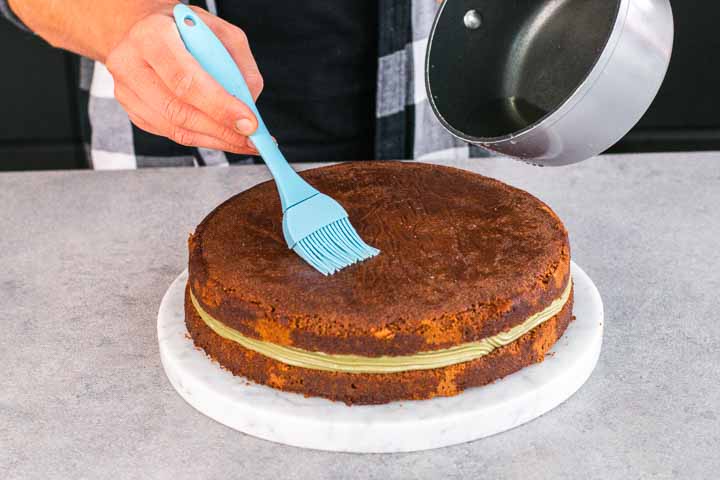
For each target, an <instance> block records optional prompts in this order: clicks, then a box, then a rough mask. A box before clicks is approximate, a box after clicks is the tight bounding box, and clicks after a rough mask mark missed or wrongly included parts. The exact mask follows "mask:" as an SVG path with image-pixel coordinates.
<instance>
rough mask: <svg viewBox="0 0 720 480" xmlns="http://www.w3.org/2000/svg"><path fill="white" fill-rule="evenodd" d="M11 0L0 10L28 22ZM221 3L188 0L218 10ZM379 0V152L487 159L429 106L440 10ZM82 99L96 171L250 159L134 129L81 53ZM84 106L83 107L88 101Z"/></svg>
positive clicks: (427, 2) (419, 0) (0, 1)
mask: <svg viewBox="0 0 720 480" xmlns="http://www.w3.org/2000/svg"><path fill="white" fill-rule="evenodd" d="M6 1H7V0H0V13H2V14H4V15H5V16H6V17H7V18H9V19H10V20H11V21H13V23H15V24H17V25H19V26H21V27H24V26H23V25H22V23H21V22H20V20H19V19H17V18H16V17H15V16H14V15H13V13H12V11H11V10H10V8H9V7H8V5H7V3H6ZM216 1H230V0H205V1H201V2H191V3H194V4H199V5H200V6H203V7H205V8H207V9H208V10H209V11H210V12H212V13H216V12H217V7H216V3H215V2H216ZM375 1H378V2H379V22H380V24H379V32H380V38H379V42H378V45H379V48H378V50H379V52H378V74H377V105H376V138H375V153H376V158H377V159H380V160H387V159H419V160H434V159H462V158H468V157H469V156H484V154H483V153H482V152H481V151H480V150H479V149H476V148H475V147H472V146H469V145H468V144H466V143H464V142H462V141H460V140H458V139H456V138H455V137H453V136H452V135H450V134H449V133H447V132H446V131H445V130H444V129H443V128H442V126H441V125H440V123H439V122H438V120H437V119H436V118H435V116H434V114H433V113H432V111H431V109H430V105H429V103H428V100H427V94H426V91H425V82H424V71H423V70H424V59H425V50H426V47H427V41H428V35H429V33H430V29H431V27H432V22H433V19H434V17H435V14H436V12H437V9H438V8H439V5H438V2H437V1H436V0H375ZM80 89H81V99H83V100H84V102H83V103H84V105H87V108H86V109H85V108H81V109H80V110H81V111H83V112H86V116H85V118H83V120H84V122H83V124H84V125H85V128H84V129H83V130H84V134H85V138H86V141H87V148H86V151H87V154H88V165H89V166H90V167H92V168H95V169H103V170H105V169H133V168H145V167H170V166H205V165H208V166H211V165H215V166H223V165H229V164H235V163H247V162H253V161H255V160H253V159H252V158H251V157H243V156H238V155H230V154H225V153H224V152H220V151H215V150H208V149H202V148H200V149H198V148H192V147H185V146H182V145H178V144H176V143H174V142H172V141H170V140H168V139H166V138H162V137H158V136H155V135H152V134H149V133H146V132H144V131H142V130H140V129H139V128H137V127H136V126H134V125H133V124H132V123H131V122H130V120H129V119H128V116H127V114H126V113H125V111H124V110H123V109H122V107H121V106H120V104H119V103H118V102H117V101H116V100H115V98H114V94H113V91H114V84H113V79H112V76H111V75H110V73H109V72H108V70H107V69H106V68H105V66H104V65H103V64H101V63H99V62H93V61H92V60H89V59H86V58H83V59H81V68H80ZM84 105H83V106H84Z"/></svg>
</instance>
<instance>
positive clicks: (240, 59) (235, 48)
mask: <svg viewBox="0 0 720 480" xmlns="http://www.w3.org/2000/svg"><path fill="white" fill-rule="evenodd" d="M190 8H192V9H193V10H194V11H195V12H196V13H197V14H198V15H199V16H200V18H201V19H202V20H203V21H204V22H205V23H206V24H207V25H208V26H209V27H210V28H211V29H212V30H213V32H215V35H217V37H218V38H219V39H220V41H221V42H222V43H223V45H225V48H227V50H228V52H230V56H231V57H233V60H235V63H236V64H237V66H238V68H239V69H240V71H241V72H242V74H243V77H245V83H247V85H248V88H249V89H250V93H252V96H253V99H255V100H257V99H258V97H259V96H260V93H262V90H263V86H264V82H263V77H262V75H261V74H260V69H259V68H258V66H257V63H256V62H255V57H254V56H253V54H252V50H251V49H250V43H249V41H248V38H247V35H245V32H243V31H242V30H241V29H240V28H238V27H237V26H236V25H233V24H232V23H230V22H227V21H225V20H223V19H222V18H220V17H216V16H215V15H211V14H210V13H208V12H206V11H205V10H203V9H202V8H199V7H190Z"/></svg>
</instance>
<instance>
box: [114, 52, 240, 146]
mask: <svg viewBox="0 0 720 480" xmlns="http://www.w3.org/2000/svg"><path fill="white" fill-rule="evenodd" d="M120 56H121V57H122V58H121V60H122V67H120V66H119V65H118V63H120V62H119V59H118V58H117V57H113V58H111V59H110V60H111V61H112V63H110V65H111V66H112V67H113V71H115V73H114V74H113V77H114V78H116V80H117V83H116V85H117V86H118V87H119V88H122V89H128V90H130V91H131V92H132V94H133V95H130V94H128V93H127V92H124V91H121V92H120V95H122V96H124V97H125V103H126V104H127V105H128V106H129V107H130V108H131V107H132V105H133V103H134V102H138V103H142V104H143V105H145V104H147V105H148V106H149V107H150V108H152V109H154V110H155V111H157V112H158V113H160V114H162V115H163V116H164V117H165V119H166V120H167V121H169V122H170V123H171V124H173V125H177V126H180V127H183V128H184V129H186V130H190V131H196V132H199V133H202V134H205V135H208V136H211V137H216V138H217V139H218V140H221V141H222V142H224V143H228V144H232V145H236V146H238V147H239V148H244V147H245V146H247V138H246V137H245V136H243V135H241V134H240V133H238V132H237V131H236V130H234V129H232V128H229V127H227V126H225V125H221V124H219V123H217V122H216V121H214V120H213V119H212V118H210V117H209V116H207V115H206V114H205V113H203V112H201V111H200V110H198V109H196V108H195V107H193V106H192V105H189V104H187V103H184V102H183V101H182V100H180V99H178V98H177V97H175V96H173V95H172V93H171V92H170V91H169V90H168V89H167V87H166V86H165V84H163V82H162V81H161V80H160V78H158V76H157V74H156V73H155V71H154V70H153V69H152V68H150V67H149V66H148V65H147V64H146V63H145V62H144V61H143V60H142V59H141V58H140V57H139V55H138V54H137V52H136V51H126V52H123V51H121V52H120ZM116 97H117V93H116Z"/></svg>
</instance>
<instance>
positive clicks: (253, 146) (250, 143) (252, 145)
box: [247, 138, 257, 151]
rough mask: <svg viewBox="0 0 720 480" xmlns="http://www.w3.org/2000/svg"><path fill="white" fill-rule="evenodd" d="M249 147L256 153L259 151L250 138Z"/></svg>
mask: <svg viewBox="0 0 720 480" xmlns="http://www.w3.org/2000/svg"><path fill="white" fill-rule="evenodd" d="M247 145H248V147H250V148H252V149H253V150H256V151H257V147H255V144H254V143H253V141H252V140H251V139H249V138H248V139H247Z"/></svg>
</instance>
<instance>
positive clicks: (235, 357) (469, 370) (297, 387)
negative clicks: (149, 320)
mask: <svg viewBox="0 0 720 480" xmlns="http://www.w3.org/2000/svg"><path fill="white" fill-rule="evenodd" d="M572 306H573V296H572V292H571V294H570V298H569V299H568V301H567V303H566V304H565V306H564V307H563V308H562V310H561V311H560V312H559V313H558V314H557V315H555V316H554V317H552V318H551V319H549V320H547V321H545V322H543V323H541V324H540V325H539V326H537V327H536V328H534V329H533V330H531V331H530V332H528V333H527V334H525V335H523V336H521V337H520V338H519V339H517V340H515V341H514V342H512V343H510V344H508V345H506V346H502V347H499V348H496V349H494V350H493V351H492V352H491V353H489V354H488V355H485V356H482V357H480V358H478V359H476V360H472V361H469V362H464V363H460V364H456V365H451V366H448V367H444V368H437V369H432V370H415V371H408V372H400V373H379V374H378V373H375V374H367V373H346V372H328V371H322V370H313V369H307V368H301V367H295V366H292V365H287V364H284V363H282V362H278V361H277V360H273V359H272V358H269V357H266V356H264V355H261V354H258V353H256V352H254V351H252V350H249V349H246V348H244V347H242V346H241V345H240V344H238V343H236V342H233V341H231V340H227V339H225V338H223V337H221V336H219V335H217V334H216V333H215V332H214V331H213V330H212V329H211V328H210V327H208V326H207V324H206V323H205V322H204V321H203V319H202V318H201V317H200V315H199V314H198V313H197V311H196V310H195V308H194V306H193V304H192V301H191V299H190V290H189V289H186V296H185V322H186V325H187V328H188V331H189V332H190V335H191V337H192V339H193V341H194V342H195V345H196V346H198V347H200V348H202V349H203V350H204V351H205V352H206V353H207V354H208V355H209V356H210V357H211V358H212V359H213V360H215V361H217V362H218V363H219V364H220V365H221V366H222V367H224V368H226V369H227V370H229V371H230V372H232V373H233V374H235V375H239V376H243V377H245V378H247V379H249V380H252V381H254V382H257V383H260V384H264V385H268V386H270V387H273V388H277V389H279V390H284V391H289V392H296V393H301V394H304V395H308V396H318V397H324V398H328V399H330V400H337V401H342V402H345V403H347V404H382V403H387V402H391V401H397V400H423V399H429V398H433V397H437V396H452V395H456V394H458V393H460V392H462V391H463V390H465V389H467V388H471V387H477V386H482V385H486V384H488V383H491V382H493V381H495V380H498V379H500V378H502V377H505V376H507V375H510V374H511V373H514V372H517V371H518V370H520V369H522V368H523V367H526V366H528V365H531V364H534V363H538V362H541V361H542V360H543V359H544V357H545V354H546V353H547V352H548V351H549V350H550V348H552V346H553V345H554V344H555V342H556V341H557V340H558V339H559V338H560V337H561V336H562V334H563V333H564V332H565V329H566V328H567V326H568V324H569V323H570V322H571V321H572V319H573V317H572Z"/></svg>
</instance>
